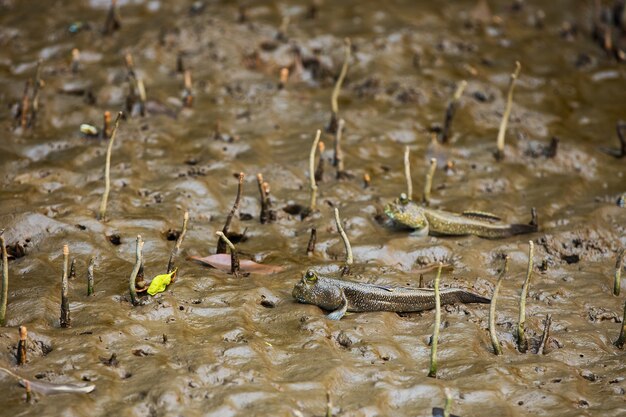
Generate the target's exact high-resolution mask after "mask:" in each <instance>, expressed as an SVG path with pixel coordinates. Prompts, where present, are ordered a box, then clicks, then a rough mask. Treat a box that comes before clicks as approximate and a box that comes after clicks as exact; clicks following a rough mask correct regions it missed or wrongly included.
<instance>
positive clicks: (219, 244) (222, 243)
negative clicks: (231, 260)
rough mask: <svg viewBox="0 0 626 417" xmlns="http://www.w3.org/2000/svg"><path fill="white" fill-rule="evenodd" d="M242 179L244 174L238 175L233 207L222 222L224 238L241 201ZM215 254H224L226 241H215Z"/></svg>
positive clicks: (220, 239)
mask: <svg viewBox="0 0 626 417" xmlns="http://www.w3.org/2000/svg"><path fill="white" fill-rule="evenodd" d="M243 178H244V173H243V172H240V173H239V183H238V185H237V197H235V203H234V204H233V207H232V208H231V209H230V213H228V216H226V222H224V227H223V228H222V233H223V234H224V236H228V229H230V223H231V222H232V221H233V216H234V215H235V213H236V212H237V210H238V209H239V202H240V201H241V195H242V194H243ZM216 253H226V241H224V239H222V238H218V239H217V250H216Z"/></svg>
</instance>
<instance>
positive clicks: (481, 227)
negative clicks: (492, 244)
mask: <svg viewBox="0 0 626 417" xmlns="http://www.w3.org/2000/svg"><path fill="white" fill-rule="evenodd" d="M424 216H425V217H426V220H427V221H428V228H429V233H431V234H439V235H449V236H463V235H475V236H479V237H484V238H488V239H498V238H504V237H509V236H514V235H519V234H524V233H532V232H536V231H537V226H536V225H531V224H507V223H503V222H500V221H488V220H481V219H479V218H477V217H472V216H468V215H464V214H455V213H450V212H447V211H443V210H433V209H424Z"/></svg>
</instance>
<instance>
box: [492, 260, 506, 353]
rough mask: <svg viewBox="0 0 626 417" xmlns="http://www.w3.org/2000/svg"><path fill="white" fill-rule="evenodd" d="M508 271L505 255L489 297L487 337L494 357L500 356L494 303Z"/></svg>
mask: <svg viewBox="0 0 626 417" xmlns="http://www.w3.org/2000/svg"><path fill="white" fill-rule="evenodd" d="M508 270H509V255H506V256H505V258H504V267H503V268H502V272H500V276H499V277H498V281H496V286H495V287H494V289H493V296H492V297H491V305H490V306H489V336H490V337H491V345H492V346H493V353H495V354H496V355H502V346H500V342H499V341H498V335H497V333H496V301H497V299H498V291H500V284H502V280H503V279H504V276H505V275H506V274H507V272H508Z"/></svg>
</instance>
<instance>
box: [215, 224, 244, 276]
mask: <svg viewBox="0 0 626 417" xmlns="http://www.w3.org/2000/svg"><path fill="white" fill-rule="evenodd" d="M215 234H216V235H217V236H219V239H220V240H222V241H223V242H224V244H225V245H226V246H228V247H229V248H230V273H231V274H233V275H234V276H236V277H238V276H239V271H240V267H239V254H238V253H237V248H235V245H233V243H232V242H231V241H230V239H228V238H227V237H226V235H225V234H224V233H223V232H220V231H217V232H215Z"/></svg>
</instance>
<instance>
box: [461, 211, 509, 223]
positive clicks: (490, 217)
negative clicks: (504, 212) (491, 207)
mask: <svg viewBox="0 0 626 417" xmlns="http://www.w3.org/2000/svg"><path fill="white" fill-rule="evenodd" d="M461 214H462V215H463V216H465V217H473V218H477V219H480V220H487V221H490V222H499V221H502V218H501V217H498V216H496V215H495V214H492V213H488V212H486V211H477V210H466V211H464V212H463V213H461Z"/></svg>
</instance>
